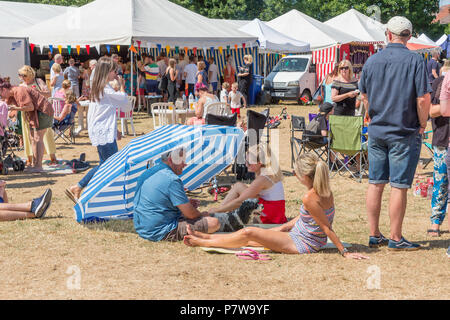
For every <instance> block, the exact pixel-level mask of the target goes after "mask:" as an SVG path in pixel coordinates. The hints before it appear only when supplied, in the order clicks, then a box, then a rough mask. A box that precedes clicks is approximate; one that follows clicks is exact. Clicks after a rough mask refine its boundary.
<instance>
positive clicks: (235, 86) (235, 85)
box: [231, 82, 239, 89]
mask: <svg viewBox="0 0 450 320" xmlns="http://www.w3.org/2000/svg"><path fill="white" fill-rule="evenodd" d="M231 88H233V89H234V88H239V84H238V83H237V82H235V83H233V84H232V85H231Z"/></svg>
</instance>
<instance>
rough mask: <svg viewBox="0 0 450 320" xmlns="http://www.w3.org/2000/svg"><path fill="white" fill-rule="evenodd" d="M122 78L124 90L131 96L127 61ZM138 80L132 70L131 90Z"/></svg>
mask: <svg viewBox="0 0 450 320" xmlns="http://www.w3.org/2000/svg"><path fill="white" fill-rule="evenodd" d="M123 79H124V80H125V92H126V93H127V94H128V95H129V96H131V93H132V92H131V62H128V63H127V64H126V66H125V72H124V74H123ZM137 81H138V75H137V73H136V72H133V90H136V87H137Z"/></svg>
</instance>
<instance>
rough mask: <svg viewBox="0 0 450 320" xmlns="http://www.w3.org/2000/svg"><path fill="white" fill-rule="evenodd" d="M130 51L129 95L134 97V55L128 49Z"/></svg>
mask: <svg viewBox="0 0 450 320" xmlns="http://www.w3.org/2000/svg"><path fill="white" fill-rule="evenodd" d="M130 52H131V79H130V82H131V83H130V84H131V96H132V97H134V88H133V84H134V83H133V82H134V81H133V73H134V59H133V57H134V52H133V51H131V50H130Z"/></svg>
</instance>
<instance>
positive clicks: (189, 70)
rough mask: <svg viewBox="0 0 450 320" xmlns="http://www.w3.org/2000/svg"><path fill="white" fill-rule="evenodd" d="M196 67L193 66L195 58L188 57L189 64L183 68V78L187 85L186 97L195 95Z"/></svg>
mask: <svg viewBox="0 0 450 320" xmlns="http://www.w3.org/2000/svg"><path fill="white" fill-rule="evenodd" d="M196 74H197V66H196V65H195V57H194V56H189V64H188V65H187V66H186V67H185V68H184V77H185V78H186V83H187V85H188V96H189V95H190V94H191V93H192V95H194V94H195V83H196V81H195V80H196V79H195V78H196Z"/></svg>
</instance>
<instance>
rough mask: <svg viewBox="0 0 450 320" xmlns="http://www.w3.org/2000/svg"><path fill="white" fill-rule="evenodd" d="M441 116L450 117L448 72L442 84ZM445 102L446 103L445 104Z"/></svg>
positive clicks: (449, 77)
mask: <svg viewBox="0 0 450 320" xmlns="http://www.w3.org/2000/svg"><path fill="white" fill-rule="evenodd" d="M439 100H441V114H442V116H444V117H449V116H450V72H447V74H446V75H445V78H444V82H443V83H442V89H441V96H440V98H439ZM444 101H445V102H444Z"/></svg>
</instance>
